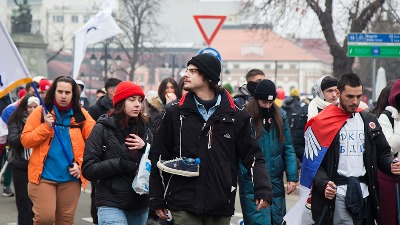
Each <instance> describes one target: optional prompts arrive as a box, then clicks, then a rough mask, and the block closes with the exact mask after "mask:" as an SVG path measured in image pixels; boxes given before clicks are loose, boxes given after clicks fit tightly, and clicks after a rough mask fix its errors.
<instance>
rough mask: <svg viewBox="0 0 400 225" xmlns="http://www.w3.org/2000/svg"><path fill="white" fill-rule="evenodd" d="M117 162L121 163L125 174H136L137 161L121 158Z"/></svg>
mask: <svg viewBox="0 0 400 225" xmlns="http://www.w3.org/2000/svg"><path fill="white" fill-rule="evenodd" d="M119 163H120V164H121V168H122V170H123V171H124V172H125V173H126V174H128V175H130V176H132V177H134V176H135V175H136V171H137V170H138V168H139V166H138V164H137V163H135V162H132V161H129V160H125V159H121V160H120V162H119Z"/></svg>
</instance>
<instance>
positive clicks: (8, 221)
mask: <svg viewBox="0 0 400 225" xmlns="http://www.w3.org/2000/svg"><path fill="white" fill-rule="evenodd" d="M237 196H238V195H237ZM297 200H298V195H289V196H287V197H286V204H287V207H288V209H289V208H290V207H292V206H293V205H294V204H295V203H296V202H297ZM241 218H242V213H241V208H240V202H239V199H236V213H235V215H234V216H233V217H232V220H231V224H232V225H236V224H237V223H238V220H239V219H241ZM91 220H92V218H91V217H90V184H89V185H88V189H87V191H86V192H82V193H81V197H80V199H79V205H78V210H77V214H76V216H75V225H90V224H92V223H91ZM16 221H17V208H16V206H15V198H14V197H2V196H0V225H16Z"/></svg>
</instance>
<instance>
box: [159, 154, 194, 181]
mask: <svg viewBox="0 0 400 225" xmlns="http://www.w3.org/2000/svg"><path fill="white" fill-rule="evenodd" d="M157 167H158V168H159V169H160V170H162V171H164V172H167V173H171V174H176V175H180V176H184V177H197V176H199V170H200V159H199V158H196V159H193V158H186V157H182V158H176V159H172V160H159V161H158V162H157Z"/></svg>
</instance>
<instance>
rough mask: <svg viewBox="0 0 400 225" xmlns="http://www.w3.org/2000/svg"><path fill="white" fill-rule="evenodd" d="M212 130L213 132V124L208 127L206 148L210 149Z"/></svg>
mask: <svg viewBox="0 0 400 225" xmlns="http://www.w3.org/2000/svg"><path fill="white" fill-rule="evenodd" d="M212 130H213V124H211V125H210V130H209V131H208V134H207V135H208V145H207V148H208V149H210V148H211V143H212Z"/></svg>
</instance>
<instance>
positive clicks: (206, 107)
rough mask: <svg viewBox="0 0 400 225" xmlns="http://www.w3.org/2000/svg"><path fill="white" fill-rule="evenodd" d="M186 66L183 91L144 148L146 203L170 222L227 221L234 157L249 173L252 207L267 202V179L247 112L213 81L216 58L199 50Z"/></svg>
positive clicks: (226, 223) (232, 205)
mask: <svg viewBox="0 0 400 225" xmlns="http://www.w3.org/2000/svg"><path fill="white" fill-rule="evenodd" d="M187 66H188V67H187V70H186V73H185V75H184V79H185V81H184V85H183V88H184V89H185V90H186V91H188V93H187V94H185V95H184V96H182V98H181V99H180V101H179V103H178V104H174V105H171V106H170V107H168V108H166V109H165V113H164V116H163V118H162V120H161V122H160V127H159V128H158V130H157V135H155V138H154V141H153V145H152V148H151V150H150V159H151V164H152V169H151V175H150V184H149V187H150V193H149V195H150V208H151V209H152V210H155V211H156V215H158V216H159V217H160V218H161V219H164V220H165V219H168V218H169V215H168V210H170V212H171V214H172V217H173V219H174V224H176V225H179V224H195V225H205V224H207V225H208V224H209V225H211V224H221V225H229V224H230V219H231V216H232V215H233V214H234V210H235V196H236V189H237V176H238V174H237V172H238V164H239V162H238V161H239V159H240V160H241V161H242V163H243V165H244V166H245V167H246V168H247V169H248V170H249V171H252V172H253V180H254V190H255V191H254V199H255V204H256V205H257V208H258V210H260V209H261V208H267V207H269V206H270V204H271V202H272V187H271V182H270V179H269V176H268V173H267V169H266V164H265V160H264V157H263V155H262V153H261V149H260V147H259V146H258V143H257V141H256V139H255V138H254V137H253V136H252V135H251V124H250V116H249V114H248V113H247V111H246V110H239V109H237V108H236V106H235V104H234V103H233V99H232V98H231V97H230V95H229V94H228V93H227V91H225V90H224V89H221V88H220V87H219V86H218V82H219V79H220V73H221V63H220V61H219V60H218V59H217V58H216V57H214V56H212V55H209V54H201V55H197V56H194V57H192V58H191V59H190V60H189V62H188V63H187ZM239 137H240V138H239ZM160 171H161V172H160ZM172 174H174V176H173V178H172V179H170V178H171V176H172ZM166 182H168V183H166ZM164 185H165V186H164ZM166 187H168V190H166V189H165V188H166ZM165 193H168V194H167V195H165Z"/></svg>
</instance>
